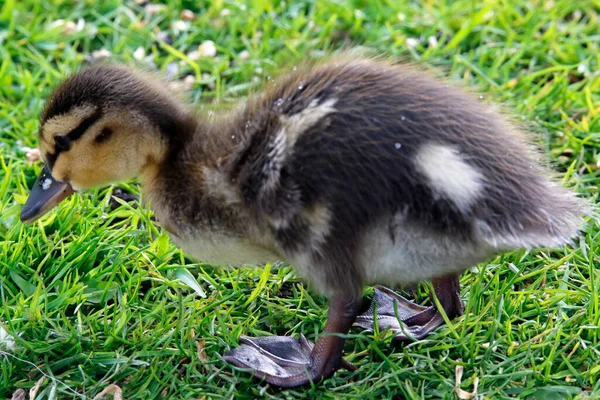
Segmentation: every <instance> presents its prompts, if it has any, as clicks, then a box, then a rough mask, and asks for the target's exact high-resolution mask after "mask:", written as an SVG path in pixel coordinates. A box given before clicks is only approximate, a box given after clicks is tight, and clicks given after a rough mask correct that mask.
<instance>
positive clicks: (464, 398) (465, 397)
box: [454, 365, 479, 400]
mask: <svg viewBox="0 0 600 400" xmlns="http://www.w3.org/2000/svg"><path fill="white" fill-rule="evenodd" d="M464 370H465V368H464V367H463V366H462V365H457V366H456V374H455V378H454V390H455V391H456V395H457V396H458V398H459V399H461V400H469V399H473V398H475V397H476V396H477V386H479V378H477V377H476V378H475V379H473V391H472V392H467V391H465V390H462V389H461V388H460V383H461V382H462V376H463V372H464Z"/></svg>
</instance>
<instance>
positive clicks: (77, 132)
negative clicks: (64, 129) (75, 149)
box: [46, 108, 102, 169]
mask: <svg viewBox="0 0 600 400" xmlns="http://www.w3.org/2000/svg"><path fill="white" fill-rule="evenodd" d="M101 117H102V110H101V109H100V108H98V109H96V111H94V113H93V114H92V115H90V116H89V117H87V118H85V119H84V120H83V121H81V122H80V123H79V125H77V127H75V129H73V130H71V132H69V133H68V134H66V135H65V136H66V137H67V138H68V139H69V141H71V142H74V141H75V140H77V139H79V138H80V137H81V136H83V134H84V133H85V131H87V130H88V129H89V128H90V126H92V125H94V123H96V121H98V120H99V119H100V118H101ZM69 147H70V146H69ZM63 151H64V150H62V149H60V148H56V146H55V148H54V153H48V154H47V155H46V158H47V161H48V164H49V166H50V169H52V167H53V166H54V163H55V162H56V159H57V158H58V156H59V155H60V153H62V152H63Z"/></svg>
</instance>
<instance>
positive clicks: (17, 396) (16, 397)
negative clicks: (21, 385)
mask: <svg viewBox="0 0 600 400" xmlns="http://www.w3.org/2000/svg"><path fill="white" fill-rule="evenodd" d="M25 394H26V392H25V389H17V390H16V391H15V392H14V393H13V395H12V397H11V398H10V400H25Z"/></svg>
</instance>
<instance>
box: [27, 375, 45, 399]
mask: <svg viewBox="0 0 600 400" xmlns="http://www.w3.org/2000/svg"><path fill="white" fill-rule="evenodd" d="M45 380H46V377H45V376H42V377H41V378H40V379H38V381H37V382H36V383H35V386H34V387H32V388H31V389H29V400H35V396H37V392H39V390H40V388H41V387H42V385H43V384H44V381H45Z"/></svg>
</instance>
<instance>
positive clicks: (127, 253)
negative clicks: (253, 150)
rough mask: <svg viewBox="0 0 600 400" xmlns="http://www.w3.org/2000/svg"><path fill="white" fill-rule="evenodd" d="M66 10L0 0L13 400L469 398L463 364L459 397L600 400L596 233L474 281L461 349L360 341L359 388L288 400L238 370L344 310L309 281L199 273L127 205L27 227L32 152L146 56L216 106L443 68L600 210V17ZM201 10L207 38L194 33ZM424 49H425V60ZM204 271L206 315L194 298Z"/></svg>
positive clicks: (339, 382) (310, 5)
mask: <svg viewBox="0 0 600 400" xmlns="http://www.w3.org/2000/svg"><path fill="white" fill-rule="evenodd" d="M47 3H48V2H46V1H42V0H18V1H17V0H2V1H0V55H1V57H0V177H1V178H2V180H1V182H0V327H2V328H3V329H4V330H5V331H7V332H8V333H9V334H11V335H12V336H14V341H15V346H14V349H9V348H7V347H6V344H5V343H0V351H2V353H0V368H1V371H0V398H5V397H8V398H10V396H11V395H12V394H13V393H14V392H15V391H17V390H18V389H19V388H25V389H27V390H28V389H29V388H30V387H32V386H34V385H35V383H36V382H37V381H38V379H39V378H40V377H42V373H43V374H45V375H47V376H48V378H47V379H46V380H45V381H44V382H43V383H42V385H41V387H40V390H39V391H38V398H93V397H94V396H95V395H96V394H98V393H99V392H101V391H102V390H103V389H104V388H105V387H106V386H108V385H109V384H113V383H115V384H118V385H119V386H121V387H122V389H123V395H124V397H125V398H127V399H133V398H157V397H164V398H203V397H204V396H205V397H206V398H256V397H268V398H342V397H348V398H391V397H395V398H410V399H420V398H426V399H439V398H441V399H452V398H456V395H455V394H454V376H455V368H456V366H459V365H460V366H463V367H464V371H465V373H464V376H463V382H462V385H461V387H462V388H463V389H465V390H468V391H470V390H472V387H473V386H472V385H473V382H474V380H475V378H478V379H479V391H478V392H479V394H480V395H483V397H484V398H489V399H492V398H493V399H503V398H527V399H563V398H600V327H599V324H600V309H599V307H600V304H599V293H600V289H599V288H600V270H599V269H598V267H597V266H598V264H599V263H600V257H599V256H598V254H597V247H598V243H599V242H598V236H599V230H598V226H597V225H596V224H593V223H590V224H588V226H587V227H586V228H585V232H584V233H583V234H582V236H581V237H580V238H578V239H577V240H576V241H575V244H574V246H573V247H568V248H563V249H560V250H557V251H551V252H550V251H543V250H542V251H531V252H523V251H521V252H513V253H510V254H507V255H504V256H501V257H498V258H496V259H494V260H491V261H490V262H489V263H486V264H482V265H480V266H478V267H477V268H474V269H472V270H471V271H469V272H467V273H465V274H463V275H462V278H461V286H462V296H463V298H464V300H465V301H466V312H465V316H463V317H461V318H459V319H457V320H455V321H453V323H452V328H451V329H450V328H448V327H444V328H441V329H439V330H438V331H436V333H435V334H434V335H432V336H431V337H429V338H428V339H427V340H423V341H421V342H415V343H411V344H409V345H406V346H404V347H394V346H393V345H392V344H391V340H390V338H389V337H387V336H386V335H383V334H376V335H373V334H369V333H365V332H359V331H355V330H353V331H352V332H351V334H350V335H349V336H350V340H349V341H348V342H347V344H346V348H345V350H346V355H347V358H348V359H349V360H351V361H352V362H353V363H355V364H356V365H357V366H358V367H359V369H358V371H357V372H348V371H339V372H338V373H336V375H335V376H334V377H333V378H331V379H328V380H327V381H325V382H323V383H321V384H319V385H315V386H314V387H309V388H305V389H296V390H289V391H279V390H277V389H275V388H272V387H270V386H269V385H264V384H259V383H257V382H256V381H254V380H252V379H251V378H250V376H249V374H247V373H245V372H244V371H241V370H238V369H235V368H233V367H231V366H229V365H227V364H226V363H225V362H224V361H223V360H222V359H221V357H220V355H221V354H223V353H224V352H226V351H228V350H229V349H231V348H233V347H235V346H237V343H238V337H239V336H240V335H242V334H245V335H250V336H256V335H261V334H291V335H299V334H300V333H304V334H305V335H306V336H307V337H309V338H310V339H315V337H316V335H317V334H318V333H319V332H320V331H321V329H322V328H323V326H324V324H325V316H326V311H327V307H326V301H325V299H323V298H321V297H318V296H316V295H315V294H313V293H312V292H311V291H310V289H308V288H306V287H305V286H303V285H302V283H301V282H300V281H299V280H298V279H297V278H296V277H295V276H294V274H293V273H292V271H291V270H290V269H288V268H283V267H282V268H272V270H271V271H270V273H269V271H268V270H265V271H263V270H260V269H258V270H252V269H240V270H235V271H227V270H224V269H221V268H214V267H212V266H208V265H204V264H198V263H194V262H192V261H190V260H188V259H186V258H185V257H184V255H183V254H182V253H181V252H179V251H178V250H177V249H176V248H174V247H173V246H172V245H171V244H169V242H168V239H167V237H166V235H165V233H164V232H163V231H162V230H161V229H160V228H159V227H154V226H152V224H151V222H150V217H151V214H150V213H149V212H147V211H144V210H135V209H132V208H131V207H129V206H128V205H123V206H121V207H120V208H118V209H116V210H114V211H111V210H110V208H109V206H108V200H109V197H110V192H111V189H105V190H98V191H96V192H92V193H89V194H85V195H83V196H79V197H73V198H72V199H70V200H68V201H66V202H65V203H64V204H63V205H62V206H61V207H60V208H59V209H57V210H55V211H54V212H53V213H51V214H50V215H48V216H47V217H45V218H44V219H42V220H41V221H40V222H37V223H36V224H34V225H32V226H24V225H22V224H21V223H20V222H19V221H18V213H19V211H20V207H21V204H22V203H23V201H24V199H25V196H26V194H27V192H28V188H29V187H31V185H32V184H33V181H34V180H35V178H36V176H37V173H38V172H39V171H40V165H39V164H35V165H30V164H28V163H27V160H26V158H25V154H24V152H23V151H22V150H21V148H22V147H23V146H29V147H35V146H36V138H37V133H36V132H37V128H38V114H39V112H40V110H41V108H42V106H43V101H44V98H45V97H46V96H47V95H48V94H49V91H50V90H51V88H52V87H53V86H54V85H55V84H56V83H57V82H58V81H59V79H61V78H62V77H64V76H65V75H66V74H68V73H69V72H72V71H74V70H75V69H76V68H78V67H79V66H80V65H82V64H83V63H84V62H85V60H86V56H89V54H90V53H91V52H93V51H95V50H99V49H103V48H104V49H107V50H109V51H110V52H111V53H112V54H113V56H114V57H115V58H117V59H119V60H121V61H123V62H126V63H140V61H135V60H134V57H133V53H134V51H135V50H136V49H137V48H139V47H142V48H143V49H145V52H146V55H149V56H150V59H151V61H152V62H153V63H154V64H155V65H156V67H157V68H158V69H160V70H165V69H166V68H167V66H168V65H169V64H171V63H177V65H179V71H178V76H179V77H180V78H183V77H184V76H187V75H193V76H195V77H196V81H195V83H194V85H193V87H192V90H191V98H192V100H193V101H194V102H195V103H197V104H198V107H220V106H222V105H223V104H228V103H230V102H231V101H233V100H234V99H235V98H236V97H239V96H242V97H243V96H245V95H246V94H247V93H248V90H250V89H251V88H253V87H254V86H256V85H257V84H259V83H260V82H261V81H264V80H265V79H266V77H267V76H268V75H271V74H275V73H277V71H278V70H279V69H281V68H283V66H287V68H289V67H290V66H293V65H294V63H295V62H298V61H300V60H302V59H303V58H305V57H306V56H307V55H310V56H311V57H318V56H320V55H323V54H325V53H327V52H329V51H332V50H336V49H340V48H349V47H361V48H363V49H367V50H372V51H374V52H383V53H385V54H387V55H390V56H392V57H395V58H403V59H407V60H410V61H420V62H424V63H427V64H430V65H434V66H437V67H439V68H440V69H442V70H443V71H445V73H446V74H448V76H450V77H451V78H452V79H455V80H459V81H462V82H463V83H464V84H465V85H466V86H472V87H478V88H479V89H480V90H482V91H483V92H485V94H484V95H485V96H487V97H490V98H491V97H493V98H495V99H496V100H497V101H499V102H503V103H506V104H507V105H508V106H510V107H512V108H513V109H515V110H516V112H517V114H518V115H520V116H522V119H523V120H524V122H525V123H527V124H530V125H531V126H532V129H533V130H535V131H537V132H540V133H541V135H539V136H540V137H539V144H540V146H541V147H542V149H544V151H545V152H546V154H547V155H548V156H549V157H548V159H549V160H551V161H550V162H551V163H552V165H553V167H554V168H555V169H556V170H558V171H560V172H561V173H563V174H564V176H565V178H564V181H565V182H566V183H567V184H568V185H570V186H573V187H574V188H575V190H577V191H578V192H580V193H581V194H582V195H583V196H584V197H586V198H589V199H591V200H592V201H594V202H595V201H596V200H597V198H598V184H599V183H600V173H599V171H598V166H597V163H598V162H599V161H600V158H599V155H598V153H599V151H600V115H599V114H600V75H599V64H600V63H599V61H600V31H599V30H598V26H600V19H599V15H598V14H599V13H600V2H598V1H594V2H592V1H585V0H582V1H572V0H567V1H563V0H554V1H541V0H540V1H517V0H513V1H498V2H496V1H434V0H431V1H427V2H417V1H404V0H364V1H351V0H330V1H321V2H316V1H315V2H309V1H302V0H299V1H296V0H294V1H286V2H283V1H281V2H273V3H271V2H270V1H267V0H263V1H261V0H258V1H249V0H248V1H246V2H241V1H239V2H238V1H234V0H220V1H214V2H210V3H209V2H195V1H191V0H189V1H185V0H169V1H167V6H166V7H165V8H164V9H163V10H162V11H160V12H159V13H157V14H155V15H147V14H145V12H144V8H143V7H140V6H137V5H136V4H135V3H134V2H132V1H117V0H105V1H102V2H98V3H100V5H95V6H93V7H92V4H93V3H92V2H91V1H84V0H81V1H78V2H73V3H72V2H70V1H56V2H55V4H54V5H48V4H47ZM198 4H199V5H198ZM183 8H190V9H192V10H193V11H194V12H196V14H197V18H196V20H194V21H193V22H191V23H190V26H189V29H188V30H185V31H180V32H179V33H175V32H174V31H173V30H172V28H171V24H172V23H173V22H174V21H176V20H178V19H180V12H181V10H182V9H183ZM225 9H228V10H229V15H224V14H226V12H225V13H224V12H223V11H224V10H225ZM58 19H64V20H65V21H74V22H77V21H78V20H80V19H81V20H82V21H84V23H85V25H84V26H83V30H81V31H79V32H77V31H75V32H72V33H68V34H63V27H61V26H60V25H58V26H57V25H55V26H54V27H52V23H53V22H54V21H56V20H58ZM159 31H164V32H170V33H171V35H172V36H173V37H174V42H173V44H172V45H171V46H168V45H164V44H160V43H158V42H157V41H156V40H155V37H156V35H157V33H158V32H159ZM430 36H434V37H436V38H437V41H438V45H437V46H431V45H430V44H429V42H428V38H429V37H430ZM407 38H410V39H413V38H414V39H418V40H419V42H418V44H417V45H416V47H414V48H410V49H409V48H408V47H407V45H406V39H407ZM204 40H213V41H214V42H215V43H216V45H217V49H218V54H217V56H216V57H215V58H202V59H200V60H198V61H191V60H189V58H187V56H186V54H188V53H189V52H190V51H193V50H197V48H198V45H199V44H200V43H202V42H203V41H204ZM410 42H411V40H409V41H408V43H410ZM244 50H246V51H248V52H249V58H247V59H243V58H244V57H240V56H239V54H240V53H241V52H242V51H244ZM141 63H142V64H144V62H143V61H142V62H141ZM171 65H172V64H171ZM121 187H123V188H127V189H129V190H132V191H134V192H137V190H138V189H137V186H136V185H135V184H129V185H121ZM186 271H189V273H191V275H193V278H194V279H193V281H197V283H198V284H199V285H200V287H201V288H202V289H203V290H204V291H205V292H206V297H202V296H201V292H200V291H199V290H197V289H196V290H194V288H193V286H194V285H191V286H190V285H189V284H186V283H185V282H190V280H189V277H190V275H189V274H187V273H186ZM263 274H265V275H264V276H265V277H266V278H267V279H266V280H262V281H261V276H263ZM259 282H261V283H262V284H259ZM421 292H423V291H421ZM423 293H424V292H423ZM422 298H423V299H425V298H426V296H425V295H423V296H422ZM4 342H6V340H4Z"/></svg>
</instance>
